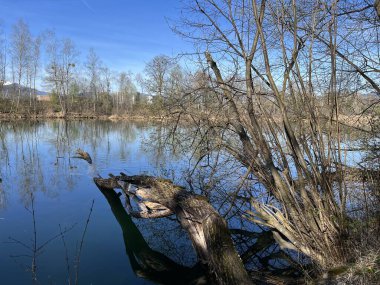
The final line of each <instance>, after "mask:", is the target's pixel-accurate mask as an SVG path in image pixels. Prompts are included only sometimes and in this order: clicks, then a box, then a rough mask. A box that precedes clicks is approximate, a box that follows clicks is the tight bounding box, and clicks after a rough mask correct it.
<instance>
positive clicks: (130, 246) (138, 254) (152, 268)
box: [95, 179, 210, 285]
mask: <svg viewBox="0 0 380 285" xmlns="http://www.w3.org/2000/svg"><path fill="white" fill-rule="evenodd" d="M98 182H99V183H102V180H101V179H100V180H99V179H95V183H96V185H97V186H98V188H99V190H100V191H101V192H102V194H103V195H104V197H105V198H106V200H107V202H108V204H109V205H110V207H111V210H112V213H113V214H114V216H115V218H116V220H117V222H118V223H119V225H120V227H121V230H122V232H123V238H124V245H125V250H126V253H127V255H128V257H129V261H130V264H131V268H132V270H133V271H134V272H135V274H136V275H137V276H139V277H142V278H145V279H148V280H151V281H153V282H156V283H159V284H168V285H169V284H173V285H174V284H176V285H177V284H183V285H187V284H189V285H190V284H192V285H195V284H197V285H203V284H210V282H208V280H207V278H206V275H205V272H204V270H202V268H201V266H200V264H195V265H194V266H193V267H186V266H182V265H180V264H177V263H176V262H174V261H173V260H171V259H170V258H168V257H167V256H166V255H164V254H162V253H160V252H158V251H155V250H153V249H151V248H150V246H149V245H148V243H147V242H146V241H145V239H144V237H143V235H142V234H141V232H140V231H139V229H138V228H137V227H136V225H135V224H134V222H133V221H132V219H131V217H130V215H129V214H128V213H127V212H126V210H125V209H124V207H123V205H122V203H121V201H120V197H119V196H120V195H119V194H118V193H116V192H115V191H114V190H113V189H110V188H109V187H108V188H104V187H102V186H100V184H98ZM103 182H104V181H103Z"/></svg>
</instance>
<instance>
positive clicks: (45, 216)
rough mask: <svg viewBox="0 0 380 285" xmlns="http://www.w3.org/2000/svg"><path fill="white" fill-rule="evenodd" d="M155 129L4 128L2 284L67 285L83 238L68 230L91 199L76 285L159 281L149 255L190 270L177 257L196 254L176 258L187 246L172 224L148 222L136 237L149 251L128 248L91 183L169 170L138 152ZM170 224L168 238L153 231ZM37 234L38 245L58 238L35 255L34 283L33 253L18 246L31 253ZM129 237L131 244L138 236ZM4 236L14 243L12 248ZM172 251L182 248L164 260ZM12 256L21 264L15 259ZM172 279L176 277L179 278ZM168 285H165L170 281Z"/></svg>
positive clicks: (0, 144)
mask: <svg viewBox="0 0 380 285" xmlns="http://www.w3.org/2000/svg"><path fill="white" fill-rule="evenodd" d="M154 128H155V127H154V126H152V125H146V124H139V123H129V122H118V123H113V122H102V121H63V120H62V121H59V120H57V121H44V122H25V121H16V122H1V124H0V158H1V164H0V178H1V182H0V264H2V266H1V267H0V276H1V278H2V283H4V284H27V283H30V281H31V279H32V280H33V279H34V280H35V281H36V282H37V283H38V284H69V283H70V282H69V281H68V280H69V275H70V274H68V273H67V270H66V268H67V264H68V262H67V260H69V264H70V266H71V268H72V269H73V268H74V265H75V256H76V254H77V248H78V246H79V245H78V243H79V241H80V238H81V235H82V231H83V227H82V226H77V227H74V228H72V229H71V227H72V225H74V224H76V223H78V224H80V225H82V224H83V221H84V220H85V218H86V216H87V215H88V213H87V212H88V207H87V205H88V204H90V201H92V200H93V199H95V201H96V203H95V206H94V213H93V218H92V221H91V223H90V224H89V228H88V234H87V235H86V238H85V243H84V246H83V252H82V257H81V270H80V274H79V281H80V283H83V282H84V283H86V284H87V283H88V284H90V283H91V282H93V283H100V284H109V283H112V284H150V282H149V281H147V280H144V279H141V278H138V277H137V276H136V274H138V275H139V276H142V275H144V276H145V275H146V276H147V278H148V279H150V280H152V281H157V280H159V279H161V278H163V280H164V279H165V277H164V276H163V274H161V275H160V274H158V273H157V274H158V275H157V274H155V273H152V272H151V271H152V270H153V269H152V268H154V264H155V262H156V261H155V260H154V259H153V260H152V262H149V259H148V257H151V256H154V257H155V258H157V260H163V261H165V262H166V263H163V264H166V265H167V266H169V265H170V266H173V268H176V270H179V269H181V268H182V269H183V270H185V271H186V270H187V267H186V266H183V265H180V264H177V263H178V260H179V259H180V258H178V256H181V257H183V256H188V258H187V259H188V261H189V262H188V263H190V261H193V260H194V259H195V258H194V254H191V253H190V254H184V253H183V252H182V253H180V252H179V251H181V250H184V251H185V252H186V251H188V252H191V244H190V243H189V242H188V241H187V239H186V236H184V235H183V233H182V232H181V231H180V230H179V229H175V228H173V227H172V222H170V221H159V222H158V223H155V224H154V225H153V226H152V224H151V223H150V222H149V221H142V222H140V223H139V225H138V226H139V227H140V236H141V237H142V234H144V236H146V237H148V238H147V239H148V240H149V242H151V241H153V243H152V246H151V248H152V249H149V247H142V246H141V245H142V243H140V242H137V241H134V239H129V240H130V242H129V243H128V244H129V247H126V243H124V242H125V240H124V239H123V235H121V234H120V225H117V226H116V227H115V217H114V216H113V215H112V213H111V212H110V211H109V205H108V203H107V202H106V200H105V199H104V197H103V195H102V194H101V193H100V192H99V191H98V190H97V189H96V186H95V185H94V184H93V181H92V177H94V176H97V175H98V174H101V175H107V174H108V173H115V172H118V171H124V172H127V173H142V172H147V173H154V174H157V175H160V171H161V170H160V169H161V168H162V169H166V167H165V164H166V161H169V159H167V158H165V157H163V156H160V158H161V161H159V162H158V161H156V162H157V163H155V162H154V161H153V160H152V159H151V157H154V156H156V155H155V154H154V153H149V151H148V150H147V149H144V148H142V147H141V146H142V142H143V141H144V140H146V138H148V137H149V136H150V135H151V132H152V131H153V130H154ZM78 148H81V149H85V150H86V151H87V152H89V153H90V154H91V156H92V158H93V160H94V161H96V163H94V164H93V165H88V164H87V162H86V161H84V160H80V159H75V158H73V156H75V155H76V154H75V152H76V150H77V149H78ZM170 163H173V160H170ZM158 164H159V165H158ZM31 197H33V199H32V198H31ZM32 206H33V208H34V209H35V218H33V219H32V218H31V216H30V211H31V208H32ZM124 214H125V213H124ZM129 220H130V218H129ZM130 223H132V221H131V220H130ZM130 223H129V224H128V225H129V226H130ZM169 224H170V227H172V230H170V231H168V232H169V234H167V235H165V236H161V237H160V236H159V235H156V236H155V234H154V230H155V227H156V226H157V227H159V229H160V230H162V228H163V227H165V225H169ZM158 225H160V226H158ZM133 226H134V230H133V229H132V230H131V227H129V228H128V233H131V232H132V233H135V232H136V231H138V228H137V227H136V225H133ZM69 228H70V229H71V230H70V231H69V232H65V229H69ZM35 229H36V232H37V233H38V234H37V240H38V241H40V242H42V241H45V240H49V239H50V238H51V237H52V236H58V237H59V238H55V239H53V240H52V241H51V242H49V244H48V245H47V246H46V247H44V248H43V250H42V251H41V252H40V253H41V254H40V255H38V259H37V260H36V264H38V267H37V269H38V275H37V274H36V275H35V276H34V277H33V276H32V278H31V275H30V273H31V268H33V266H31V264H33V262H30V256H33V254H32V255H31V254H30V250H29V249H30V248H29V249H26V248H25V247H24V246H22V245H21V243H19V242H15V241H16V240H17V241H20V242H22V243H24V244H26V245H28V246H29V247H30V245H29V243H30V242H29V241H32V243H33V240H35V239H34V232H35ZM123 229H125V223H124V224H123ZM152 229H153V230H152ZM157 230H158V229H157ZM60 232H65V233H64V239H65V244H63V242H62V237H61V236H60V235H59V233H60ZM124 236H126V235H124ZM128 236H129V235H128ZM132 236H133V237H134V238H136V236H137V235H135V234H133V235H132ZM9 237H11V238H12V239H14V240H13V243H11V244H9V241H10V240H9ZM178 237H179V238H178ZM131 240H132V241H131ZM11 241H12V240H11ZM173 244H177V245H181V246H180V247H178V248H175V249H174V250H173V256H174V257H173V258H172V259H169V258H166V259H165V258H164V257H161V256H160V254H159V251H161V252H164V251H167V248H168V245H171V246H169V247H173V248H174V246H172V245H173ZM145 246H147V243H145ZM31 248H33V247H31ZM124 248H129V249H130V250H132V249H133V252H132V255H130V256H134V255H135V254H137V253H139V254H140V257H139V258H137V257H134V258H130V259H128V258H127V257H126V256H125V250H124ZM169 255H170V254H169ZM11 256H13V258H11ZM14 256H20V257H18V258H16V260H15V258H14ZM21 256H22V257H21ZM65 256H67V258H66V257H65ZM145 256H147V259H146V260H145V259H144V257H145ZM185 259H186V258H185ZM32 260H33V257H32ZM170 260H173V261H170ZM37 261H38V262H37ZM142 262H143V263H142ZM170 262H171V263H170ZM142 264H145V265H144V266H142ZM147 264H150V265H149V266H150V267H146V266H147ZM137 266H139V267H137ZM141 266H142V267H141ZM157 266H158V265H157ZM140 267H141V268H140ZM144 268H145V270H143V269H144ZM156 269H157V270H158V268H156ZM173 270H174V269H173ZM189 270H190V269H189ZM174 271H175V270H174ZM174 271H173V272H174ZM190 271H191V270H190ZM190 271H189V272H190ZM134 272H136V274H135V273H134ZM182 272H184V271H182ZM186 272H187V273H188V271H186ZM191 272H193V271H191ZM194 272H196V270H195V271H194ZM173 274H174V275H173V276H177V275H176V274H177V273H176V272H174V273H173ZM151 275H152V276H151ZM149 276H151V277H149ZM194 278H195V277H194ZM72 282H74V280H72ZM167 282H169V284H170V278H169V279H168V280H167ZM73 284H74V283H73Z"/></svg>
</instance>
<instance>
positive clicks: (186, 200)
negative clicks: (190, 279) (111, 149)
mask: <svg viewBox="0 0 380 285" xmlns="http://www.w3.org/2000/svg"><path fill="white" fill-rule="evenodd" d="M94 180H95V183H96V185H97V186H98V187H100V188H102V189H114V188H121V189H123V191H124V193H125V194H126V195H127V208H128V210H129V212H130V215H132V216H134V217H138V218H157V217H165V216H169V215H172V214H175V215H176V216H177V219H178V221H179V223H180V224H181V226H182V228H183V229H185V230H186V231H187V232H188V234H189V237H190V239H191V241H192V244H193V247H194V249H195V250H196V252H197V255H198V258H199V260H200V262H201V263H202V264H203V265H204V266H206V267H207V269H208V271H209V273H210V276H211V278H212V279H213V280H214V281H215V283H216V284H232V285H233V284H252V280H251V279H250V277H249V275H248V273H247V271H246V270H245V268H244V265H243V262H242V260H241V259H240V257H239V255H238V253H237V252H236V250H235V247H234V245H233V242H232V239H231V236H230V233H229V230H228V228H227V224H226V222H225V220H224V219H223V218H222V217H221V216H220V215H219V214H218V212H217V211H216V210H215V209H214V208H213V207H212V206H211V204H210V203H209V202H208V201H207V199H206V198H204V197H203V196H199V195H195V194H192V193H189V192H188V191H186V189H185V188H183V187H180V186H177V185H174V184H173V183H172V182H171V181H170V180H166V179H161V178H155V177H152V176H145V175H136V176H127V175H124V174H122V175H121V176H117V177H115V176H111V177H110V178H108V179H102V178H95V179H94ZM130 198H132V199H134V200H135V201H136V202H137V204H138V206H139V211H134V210H133V209H132V206H131V204H130V202H129V201H130V200H129V199H130Z"/></svg>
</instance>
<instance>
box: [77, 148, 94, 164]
mask: <svg viewBox="0 0 380 285" xmlns="http://www.w3.org/2000/svg"><path fill="white" fill-rule="evenodd" d="M76 154H77V155H78V156H76V158H81V159H84V160H85V161H87V162H88V163H89V164H92V158H91V156H90V155H89V154H88V152H85V151H84V150H82V149H80V148H78V149H77V151H76Z"/></svg>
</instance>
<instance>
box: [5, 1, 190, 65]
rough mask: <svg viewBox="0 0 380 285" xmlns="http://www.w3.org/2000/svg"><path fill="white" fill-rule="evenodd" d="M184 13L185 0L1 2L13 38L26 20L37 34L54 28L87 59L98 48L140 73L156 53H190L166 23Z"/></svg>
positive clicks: (104, 56) (102, 54)
mask: <svg viewBox="0 0 380 285" xmlns="http://www.w3.org/2000/svg"><path fill="white" fill-rule="evenodd" d="M179 12H180V1H179V0H108V1H104V0H0V20H1V21H2V22H3V24H4V27H5V30H6V32H7V34H8V35H9V34H10V31H11V27H12V25H13V24H14V23H15V22H16V21H17V20H18V19H20V18H22V19H24V20H25V22H26V23H27V24H28V25H29V27H30V30H31V32H32V33H33V34H34V35H36V34H38V33H40V32H43V31H44V30H47V29H51V30H54V31H55V33H56V35H57V37H58V38H71V39H72V40H73V41H74V43H75V45H76V47H77V49H78V50H79V51H80V53H81V57H82V58H84V57H85V56H86V54H87V52H88V50H89V49H90V48H94V49H95V51H96V53H97V54H98V55H99V56H100V58H101V59H102V60H103V61H104V62H105V63H106V65H107V66H108V67H110V68H111V69H113V70H116V71H122V70H125V71H128V70H131V71H132V72H139V71H142V69H143V67H144V65H145V63H146V62H148V61H149V60H150V59H151V58H153V57H154V56H155V55H158V54H166V55H169V56H172V55H175V54H177V53H181V52H185V51H188V50H189V49H190V47H189V45H188V44H186V42H185V41H184V40H183V39H181V38H180V37H179V36H177V35H175V34H174V33H173V32H172V31H171V30H170V28H169V25H168V23H167V20H166V18H169V19H175V18H176V17H177V15H178V13H179Z"/></svg>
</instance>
